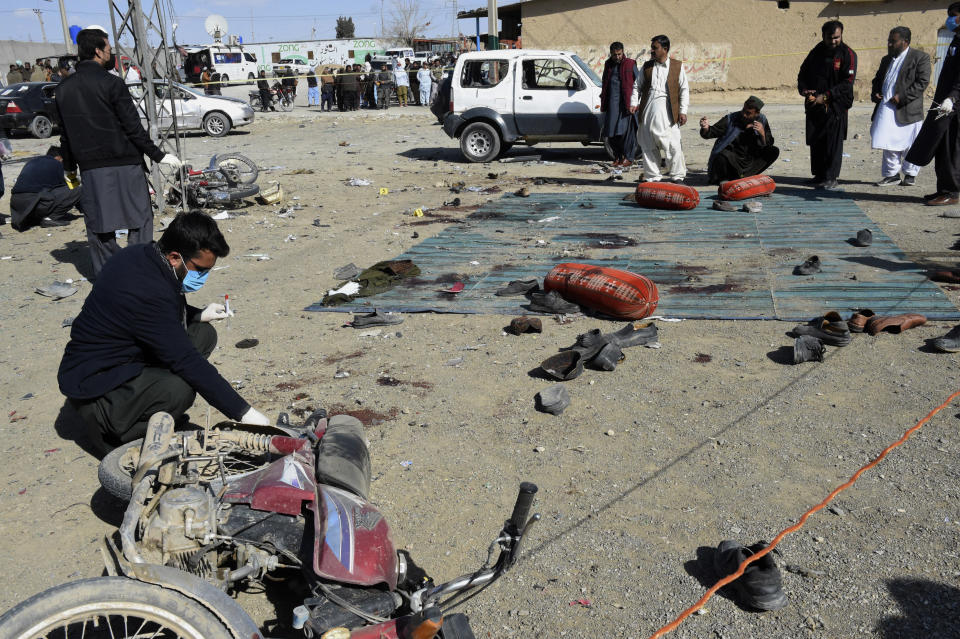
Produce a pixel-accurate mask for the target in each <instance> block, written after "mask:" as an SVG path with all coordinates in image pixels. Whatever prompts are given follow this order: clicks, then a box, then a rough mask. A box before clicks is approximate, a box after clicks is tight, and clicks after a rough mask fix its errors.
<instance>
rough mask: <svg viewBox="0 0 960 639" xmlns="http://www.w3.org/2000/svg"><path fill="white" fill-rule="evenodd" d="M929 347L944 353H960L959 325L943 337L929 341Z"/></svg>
mask: <svg viewBox="0 0 960 639" xmlns="http://www.w3.org/2000/svg"><path fill="white" fill-rule="evenodd" d="M930 346H932V347H934V348H935V349H937V350H938V351H942V352H944V353H960V324H957V325H956V326H954V327H953V328H951V329H950V332H949V333H947V334H946V335H944V336H943V337H938V338H936V339H932V340H930Z"/></svg>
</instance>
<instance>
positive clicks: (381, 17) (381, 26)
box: [380, 0, 386, 38]
mask: <svg viewBox="0 0 960 639" xmlns="http://www.w3.org/2000/svg"><path fill="white" fill-rule="evenodd" d="M385 31H386V28H385V27H384V25H383V0H380V37H381V38H382V37H383V36H384V32H385Z"/></svg>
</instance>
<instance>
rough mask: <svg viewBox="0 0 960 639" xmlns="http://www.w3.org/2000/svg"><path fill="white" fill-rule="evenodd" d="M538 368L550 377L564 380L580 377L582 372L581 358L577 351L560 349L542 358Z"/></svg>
mask: <svg viewBox="0 0 960 639" xmlns="http://www.w3.org/2000/svg"><path fill="white" fill-rule="evenodd" d="M540 368H542V369H543V372H544V373H546V374H547V375H549V376H550V377H552V378H554V379H559V380H560V381H561V382H565V381H567V380H570V379H574V378H577V377H580V373H582V372H583V358H582V357H581V356H580V353H579V352H578V351H573V350H571V351H560V352H559V353H557V354H556V355H552V356H550V357H548V358H547V359H545V360H543V362H542V363H541V364H540Z"/></svg>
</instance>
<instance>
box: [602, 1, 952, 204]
mask: <svg viewBox="0 0 960 639" xmlns="http://www.w3.org/2000/svg"><path fill="white" fill-rule="evenodd" d="M947 15H948V19H947V21H946V28H947V29H949V30H950V31H953V32H954V33H955V34H956V35H955V36H954V39H953V42H951V44H950V45H949V47H948V50H947V56H946V58H945V61H944V65H943V69H942V71H941V76H940V79H939V81H938V83H937V89H936V93H935V94H934V97H933V105H932V106H933V108H932V109H931V110H930V111H929V112H928V111H927V110H926V109H925V108H924V103H923V96H924V92H925V91H926V90H927V87H928V86H929V84H930V77H931V62H930V56H929V55H928V54H926V53H924V52H923V51H919V50H917V49H914V48H912V47H911V46H910V42H911V39H912V33H911V31H910V29H909V28H908V27H904V26H899V27H894V28H893V29H891V31H890V33H889V35H888V38H887V55H886V56H884V57H883V59H882V60H881V61H880V65H879V67H878V69H877V71H876V74H875V75H874V77H873V80H872V82H871V91H870V97H871V99H872V101H873V102H874V103H875V105H876V106H875V108H874V111H873V114H872V116H871V128H870V135H871V138H872V146H873V148H874V149H878V150H881V151H882V152H883V161H882V168H881V176H880V179H879V181H877V182H876V186H881V187H885V186H891V185H894V184H898V185H902V186H914V185H915V184H916V177H917V174H918V173H919V171H920V167H921V166H925V165H927V164H929V163H930V161H931V160H933V159H934V158H936V165H935V169H936V174H937V190H936V191H935V192H934V193H931V194H929V195H926V196H924V199H925V201H926V203H927V204H928V205H931V206H943V205H954V204H958V203H960V139H958V124H957V113H956V111H955V110H954V104H955V103H956V102H957V101H958V100H960V55H958V53H960V32H958V31H957V28H958V19H960V2H954V3H952V4H951V5H950V6H949V8H948V9H947ZM669 51H670V39H669V38H668V37H667V36H665V35H658V36H655V37H654V38H653V39H652V41H651V44H650V59H649V60H647V61H645V62H644V63H643V64H642V65H638V61H635V60H633V59H631V58H629V57H627V56H626V55H625V54H624V48H623V44H622V43H620V42H614V43H613V44H611V45H610V57H609V58H608V59H607V61H606V63H605V64H604V69H603V77H602V83H603V84H602V86H603V88H602V93H601V99H600V102H601V111H602V112H603V135H604V137H606V138H607V139H608V140H609V142H610V146H611V148H612V149H613V151H614V154H615V155H616V156H617V157H616V160H615V161H614V165H616V166H619V167H630V166H632V165H633V164H634V163H635V162H636V161H637V153H638V150H639V153H640V154H641V156H642V165H643V173H644V180H645V181H651V182H656V181H661V180H669V181H672V182H678V183H680V182H683V181H684V180H685V178H686V174H687V167H686V163H685V161H684V156H683V149H682V146H681V135H680V128H681V127H682V126H684V125H685V124H686V122H687V111H688V109H689V106H690V89H689V86H688V83H687V77H686V73H685V71H684V69H683V65H682V64H681V63H680V62H679V61H678V60H676V59H673V58H670V57H669ZM856 77H857V54H856V52H855V51H854V50H853V49H851V48H850V47H849V46H848V45H847V44H846V43H845V42H844V41H843V23H842V22H840V21H838V20H830V21H828V22H826V23H824V24H823V26H822V28H821V41H820V42H819V43H818V44H817V45H816V46H815V47H814V48H813V49H812V50H811V51H810V52H809V53H808V54H807V56H806V58H805V59H804V60H803V63H802V64H801V65H800V70H799V73H798V75H797V90H798V92H799V93H800V95H801V96H802V97H803V100H804V108H805V119H806V143H807V145H808V146H809V147H810V171H811V173H812V174H813V177H812V178H811V179H810V180H809V184H811V185H812V186H816V187H819V188H822V189H824V190H827V191H836V190H839V189H840V186H839V182H838V178H839V176H840V170H841V167H842V163H843V155H844V154H843V142H844V140H845V139H846V138H847V130H848V125H849V123H848V112H849V110H850V108H851V107H852V106H853V102H854V91H853V89H854V83H855V81H856ZM762 108H763V101H762V100H761V99H760V98H759V97H756V96H751V97H750V98H749V99H747V101H746V102H745V103H744V105H743V108H742V109H741V110H739V111H735V112H733V113H729V114H727V115H726V116H724V117H723V118H721V119H720V120H719V121H717V122H715V123H713V124H711V123H710V122H709V121H708V119H707V118H701V119H700V123H699V124H700V131H699V132H700V136H701V137H703V138H705V139H716V142H715V144H714V147H713V150H712V151H711V153H710V159H709V160H708V165H707V176H708V181H709V183H711V184H719V183H720V182H723V181H726V180H733V179H738V178H743V177H749V176H752V175H758V174H760V173H763V172H764V171H766V170H767V168H769V167H770V165H771V164H773V163H774V162H775V161H776V160H777V158H778V157H779V149H778V148H777V147H776V146H774V144H773V142H774V138H773V132H772V129H771V126H770V122H769V121H768V120H767V118H766V116H764V115H763V114H761V109H762ZM662 168H665V169H666V175H663V173H662Z"/></svg>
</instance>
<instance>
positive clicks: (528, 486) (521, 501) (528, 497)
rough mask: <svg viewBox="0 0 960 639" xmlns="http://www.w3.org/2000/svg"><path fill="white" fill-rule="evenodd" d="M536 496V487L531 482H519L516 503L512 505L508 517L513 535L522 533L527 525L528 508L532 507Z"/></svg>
mask: <svg viewBox="0 0 960 639" xmlns="http://www.w3.org/2000/svg"><path fill="white" fill-rule="evenodd" d="M536 494H537V485H536V484H534V483H532V482H528V481H525V482H521V483H520V492H519V493H517V501H516V503H515V504H514V505H513V514H511V515H510V525H511V526H513V531H512V532H513V533H515V534H516V533H521V532H523V528H524V526H526V525H527V518H528V517H529V516H530V508H531V507H532V506H533V498H534V497H535V496H536Z"/></svg>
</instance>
